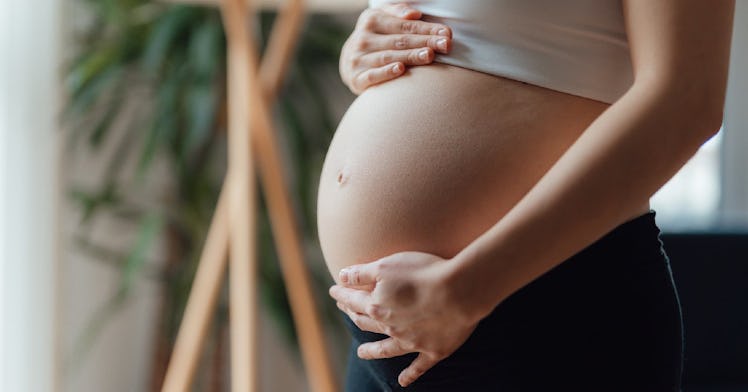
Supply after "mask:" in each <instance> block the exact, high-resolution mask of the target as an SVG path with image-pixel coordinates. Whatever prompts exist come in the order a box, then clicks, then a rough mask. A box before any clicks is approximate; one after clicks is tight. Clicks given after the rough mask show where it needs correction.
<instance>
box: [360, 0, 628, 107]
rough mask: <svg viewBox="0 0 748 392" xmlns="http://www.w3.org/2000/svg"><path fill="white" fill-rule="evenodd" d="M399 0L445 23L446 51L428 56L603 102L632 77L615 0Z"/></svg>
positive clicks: (375, 1) (378, 1) (374, 1)
mask: <svg viewBox="0 0 748 392" xmlns="http://www.w3.org/2000/svg"><path fill="white" fill-rule="evenodd" d="M397 1H398V0H369V7H371V8H374V7H378V6H380V5H382V4H383V3H387V2H397ZM399 1H402V0H399ZM406 2H407V3H408V4H410V5H411V6H412V7H413V8H416V9H418V10H420V11H421V12H422V13H423V18H422V19H423V20H425V21H430V22H438V23H443V24H445V25H447V26H449V27H450V28H451V29H452V50H451V51H450V53H449V54H438V53H437V55H436V57H435V60H434V61H437V62H440V63H445V64H451V65H456V66H460V67H464V68H468V69H473V70H476V71H482V72H485V73H489V74H493V75H499V76H503V77H507V78H510V79H515V80H519V81H523V82H527V83H530V84H535V85H538V86H542V87H546V88H549V89H552V90H557V91H562V92H565V93H569V94H573V95H578V96H582V97H586V98H591V99H594V100H598V101H602V102H606V103H613V102H615V101H616V100H617V99H618V98H620V96H621V95H623V94H624V93H625V92H626V90H628V88H629V87H630V86H631V84H632V82H633V68H632V64H631V57H630V52H629V46H628V39H627V36H626V30H625V26H624V18H623V9H622V5H621V1H620V0H563V1H559V0H414V1H406Z"/></svg>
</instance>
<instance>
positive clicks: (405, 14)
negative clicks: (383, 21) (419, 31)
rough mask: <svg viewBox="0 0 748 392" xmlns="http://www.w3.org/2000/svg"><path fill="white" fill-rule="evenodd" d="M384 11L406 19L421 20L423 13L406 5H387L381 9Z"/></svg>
mask: <svg viewBox="0 0 748 392" xmlns="http://www.w3.org/2000/svg"><path fill="white" fill-rule="evenodd" d="M381 10H382V11H384V12H386V13H388V14H390V15H392V16H398V17H400V18H405V19H421V16H422V14H421V11H419V10H417V9H415V8H411V7H408V5H407V4H405V3H394V4H387V5H385V6H384V7H382V8H381Z"/></svg>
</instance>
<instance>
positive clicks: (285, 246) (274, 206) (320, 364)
mask: <svg viewBox="0 0 748 392" xmlns="http://www.w3.org/2000/svg"><path fill="white" fill-rule="evenodd" d="M301 5H302V2H301V1H292V2H290V3H289V4H288V6H287V7H289V8H287V10H288V15H290V16H289V17H287V18H284V19H281V21H288V22H287V23H289V26H288V27H287V28H288V29H289V31H290V30H291V29H292V28H298V27H297V26H295V25H291V23H296V24H298V23H300V20H301V18H300V17H298V16H297V17H296V18H294V17H293V12H294V11H295V12H296V13H298V14H299V15H300V14H301V12H302V10H301ZM275 31H276V34H278V36H281V37H283V36H285V37H289V38H288V39H291V38H294V36H293V34H291V33H290V32H289V33H284V30H283V29H282V27H281V26H279V27H278V29H276V30H275ZM281 33H284V34H281ZM249 41H250V44H249V46H248V48H249V56H250V61H249V63H250V67H249V69H248V71H249V75H250V83H249V85H250V90H249V92H250V94H251V96H252V102H253V103H254V106H253V107H252V118H251V121H252V128H251V129H252V147H253V148H254V153H255V156H256V157H257V158H258V164H259V172H260V179H261V183H262V189H263V190H264V193H265V200H266V202H267V205H268V211H269V215H270V223H271V227H272V229H273V238H274V239H275V245H276V249H277V251H278V256H279V259H280V262H281V268H282V271H283V276H284V280H285V283H286V290H287V291H288V296H289V302H290V305H291V310H292V313H293V317H294V324H295V326H296V331H297V334H298V336H299V343H300V346H301V353H302V356H303V360H304V365H305V367H306V370H307V377H308V378H309V384H310V386H311V388H312V390H313V391H315V392H333V391H337V390H338V386H337V382H336V380H335V376H334V373H333V371H332V364H331V363H330V356H329V353H328V350H327V347H326V345H325V337H324V334H323V332H322V325H321V322H320V320H319V317H318V314H317V312H316V309H317V306H316V304H315V302H314V293H313V290H312V287H311V284H310V281H309V275H308V273H307V270H306V264H305V263H304V252H303V250H302V248H301V241H300V239H299V235H298V232H297V225H296V224H295V217H294V214H293V208H292V203H291V199H290V197H289V192H288V189H287V188H286V184H285V182H284V178H285V175H284V173H283V170H282V163H281V159H280V154H279V151H280V150H279V148H278V146H277V144H276V141H275V136H274V135H275V134H276V131H275V129H274V127H273V124H272V121H271V116H270V110H269V105H267V103H266V101H265V100H264V99H262V91H261V89H260V80H259V78H258V77H257V75H258V73H257V71H258V69H257V66H256V64H257V54H256V53H257V51H256V49H255V47H254V43H253V42H252V40H249ZM271 42H272V40H271Z"/></svg>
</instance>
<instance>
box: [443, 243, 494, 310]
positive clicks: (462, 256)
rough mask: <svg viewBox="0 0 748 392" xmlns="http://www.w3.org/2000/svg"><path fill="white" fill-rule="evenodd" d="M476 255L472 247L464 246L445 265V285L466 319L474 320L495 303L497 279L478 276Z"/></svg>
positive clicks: (492, 307)
mask: <svg viewBox="0 0 748 392" xmlns="http://www.w3.org/2000/svg"><path fill="white" fill-rule="evenodd" d="M481 262H482V261H481V259H480V256H479V255H478V254H477V253H476V252H473V251H472V249H468V248H466V249H464V250H463V251H461V252H460V253H458V254H457V255H456V256H454V257H453V258H452V259H451V260H450V261H449V263H447V265H446V273H445V287H447V288H448V290H449V291H450V295H451V296H452V298H454V300H455V301H457V303H458V304H459V307H460V309H462V310H463V312H462V317H463V318H464V319H465V320H466V321H467V322H468V323H473V324H475V323H477V322H478V321H480V320H481V319H483V318H484V317H486V316H488V315H489V314H490V313H491V312H492V311H493V310H494V308H495V307H496V306H497V305H498V301H496V295H495V294H496V288H497V285H499V284H500V283H499V282H498V280H497V279H492V278H491V277H490V276H485V274H483V275H484V276H480V275H481V274H478V273H476V272H478V271H477V270H478V269H477V268H475V267H476V265H477V264H479V263H481Z"/></svg>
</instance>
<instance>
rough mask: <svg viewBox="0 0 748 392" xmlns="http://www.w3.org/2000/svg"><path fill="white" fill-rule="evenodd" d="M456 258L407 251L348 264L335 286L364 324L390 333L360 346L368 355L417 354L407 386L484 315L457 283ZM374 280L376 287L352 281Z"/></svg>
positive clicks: (402, 379) (403, 380)
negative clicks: (361, 288) (378, 339)
mask: <svg viewBox="0 0 748 392" xmlns="http://www.w3.org/2000/svg"><path fill="white" fill-rule="evenodd" d="M454 262H455V261H454V259H452V260H449V259H444V258H441V257H439V256H436V255H433V254H429V253H423V252H415V251H407V252H400V253H395V254H392V255H389V256H387V257H384V258H381V259H379V260H376V261H374V262H372V263H367V264H358V265H354V266H350V267H347V268H344V269H342V270H341V271H340V274H339V278H340V282H341V283H342V285H334V286H332V287H331V288H330V295H331V296H332V297H333V298H335V299H336V300H337V301H338V307H339V308H340V309H341V310H343V311H344V312H346V314H348V316H349V317H350V318H351V320H353V322H354V323H355V324H356V325H357V326H358V327H359V328H360V329H362V330H364V331H370V332H376V333H382V334H386V335H389V336H390V337H389V338H387V339H384V340H380V341H377V342H371V343H365V344H362V345H360V346H359V347H358V356H359V357H361V358H363V359H378V358H391V357H396V356H399V355H403V354H407V353H410V352H418V353H419V355H418V357H417V358H416V359H415V360H414V361H413V362H412V363H411V364H410V366H408V367H407V368H406V369H405V370H403V371H402V372H401V373H400V376H399V377H398V382H399V383H400V385H402V386H406V385H408V384H410V383H412V382H413V381H415V380H416V379H417V378H418V377H420V376H421V375H423V374H424V373H425V372H426V371H427V370H429V369H430V368H432V367H433V366H434V365H436V364H437V363H438V362H439V361H441V360H442V359H444V358H446V357H447V356H449V355H450V354H452V353H453V352H455V351H456V350H457V349H458V348H459V347H460V346H461V345H462V344H463V343H464V342H465V341H466V340H467V339H468V337H469V336H470V334H471V333H472V332H473V330H474V329H475V327H476V326H477V325H478V322H479V321H480V319H481V318H482V317H480V316H478V315H479V314H480V313H478V312H477V311H476V310H475V309H472V306H471V301H470V298H466V295H465V294H463V293H462V292H461V290H460V288H461V287H465V285H462V284H456V283H455V279H456V277H455V276H456V275H455V273H454V265H453V264H454ZM372 284H373V285H374V288H373V290H371V291H366V290H359V289H354V288H352V287H355V286H359V287H360V286H361V285H372Z"/></svg>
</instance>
